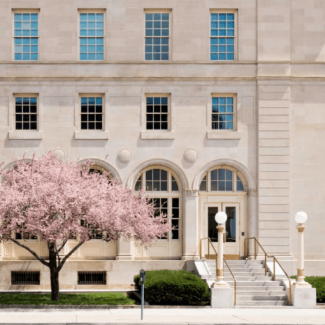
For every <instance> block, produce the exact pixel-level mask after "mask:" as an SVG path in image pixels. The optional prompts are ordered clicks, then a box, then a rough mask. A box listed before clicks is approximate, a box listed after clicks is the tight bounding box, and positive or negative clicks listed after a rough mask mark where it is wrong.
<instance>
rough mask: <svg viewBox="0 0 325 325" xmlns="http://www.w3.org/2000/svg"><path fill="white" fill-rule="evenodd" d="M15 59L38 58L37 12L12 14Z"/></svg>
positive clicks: (34, 59)
mask: <svg viewBox="0 0 325 325" xmlns="http://www.w3.org/2000/svg"><path fill="white" fill-rule="evenodd" d="M14 43H15V44H14V59H15V61H37V60H38V13H15V14H14Z"/></svg>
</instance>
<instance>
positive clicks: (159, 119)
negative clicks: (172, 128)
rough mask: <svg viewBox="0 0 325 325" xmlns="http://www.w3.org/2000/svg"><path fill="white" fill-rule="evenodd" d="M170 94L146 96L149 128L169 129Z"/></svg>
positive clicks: (147, 126) (147, 125) (147, 124)
mask: <svg viewBox="0 0 325 325" xmlns="http://www.w3.org/2000/svg"><path fill="white" fill-rule="evenodd" d="M168 103H169V97H168V96H150V95H149V96H147V97H146V128H147V130H168V120H169V117H168V115H169V114H168V112H169V109H168Z"/></svg>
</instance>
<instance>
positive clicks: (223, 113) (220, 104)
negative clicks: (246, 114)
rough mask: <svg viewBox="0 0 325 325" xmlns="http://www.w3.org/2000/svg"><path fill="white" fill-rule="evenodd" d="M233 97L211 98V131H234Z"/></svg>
mask: <svg viewBox="0 0 325 325" xmlns="http://www.w3.org/2000/svg"><path fill="white" fill-rule="evenodd" d="M234 107H235V97H234V96H213V97H212V112H211V113H212V115H211V128H212V130H235V113H234Z"/></svg>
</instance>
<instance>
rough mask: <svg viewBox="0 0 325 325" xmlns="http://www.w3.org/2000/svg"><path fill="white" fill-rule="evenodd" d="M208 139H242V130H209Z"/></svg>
mask: <svg viewBox="0 0 325 325" xmlns="http://www.w3.org/2000/svg"><path fill="white" fill-rule="evenodd" d="M207 139H208V140H240V139H241V132H238V131H208V132H207Z"/></svg>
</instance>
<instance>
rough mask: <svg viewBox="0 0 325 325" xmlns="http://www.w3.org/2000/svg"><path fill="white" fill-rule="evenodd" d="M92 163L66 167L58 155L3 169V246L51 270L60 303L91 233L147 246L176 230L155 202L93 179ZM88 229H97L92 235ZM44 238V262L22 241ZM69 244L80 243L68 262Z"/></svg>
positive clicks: (54, 293) (0, 206)
mask: <svg viewBox="0 0 325 325" xmlns="http://www.w3.org/2000/svg"><path fill="white" fill-rule="evenodd" d="M91 166H92V163H91V162H87V163H86V164H84V165H82V166H81V165H78V163H77V162H62V161H60V160H59V159H58V158H57V157H56V156H55V155H54V154H53V153H51V152H49V153H48V154H46V155H44V156H42V157H41V158H40V159H38V160H35V159H34V158H33V160H32V161H31V162H27V161H26V160H25V159H21V160H18V159H17V160H16V166H15V168H11V169H9V170H4V169H2V168H0V176H1V179H2V183H1V187H0V197H1V200H0V241H12V242H14V243H15V244H17V245H19V246H20V247H22V248H24V249H26V250H27V251H29V252H30V253H31V254H32V255H33V256H34V257H35V258H36V259H38V260H39V261H40V262H41V263H42V264H44V265H45V266H47V267H49V269H50V275H51V291H52V300H59V272H60V270H61V269H62V267H63V265H64V263H65V262H66V261H67V259H68V258H69V257H70V256H71V255H72V254H73V253H74V252H75V251H76V250H77V249H78V248H79V247H80V246H81V245H82V244H84V243H85V242H87V241H88V240H90V238H91V232H92V231H96V232H98V233H100V234H102V238H103V240H106V241H115V240H117V239H118V238H120V237H121V236H123V237H124V238H126V239H128V240H131V239H135V240H137V241H139V242H140V243H141V244H143V245H151V244H152V242H153V241H154V240H156V239H157V238H158V237H159V236H164V234H165V233H166V232H167V231H168V230H169V229H170V225H169V224H166V223H165V219H164V216H163V215H159V216H155V213H154V208H153V205H152V204H151V203H150V200H149V198H147V197H145V196H144V193H143V192H141V193H139V194H138V195H135V194H134V193H133V191H132V190H130V189H126V188H125V187H123V186H122V185H121V184H120V183H119V182H118V181H116V180H109V181H108V177H107V174H106V175H105V174H104V175H101V174H98V173H89V172H88V171H89V169H90V168H91ZM87 225H91V228H92V229H89V227H87ZM15 232H18V233H20V235H21V238H23V239H24V238H29V237H30V236H39V237H40V239H41V241H43V242H46V243H47V247H48V253H49V258H48V259H43V258H42V257H40V256H39V255H38V254H37V253H36V252H35V251H33V250H32V249H31V248H30V247H28V246H27V245H26V243H25V242H24V240H17V239H16V237H14V236H13V233H15ZM69 238H77V240H78V243H77V244H76V246H75V247H74V248H73V249H71V250H70V251H69V253H68V254H66V255H65V256H62V255H61V254H62V252H63V248H64V246H65V244H66V243H67V241H68V240H69Z"/></svg>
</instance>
